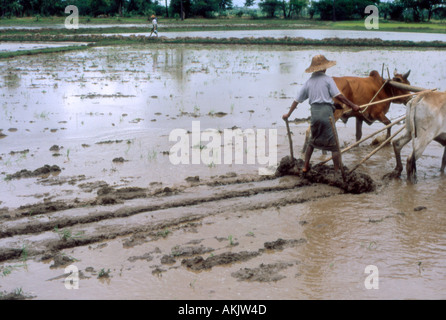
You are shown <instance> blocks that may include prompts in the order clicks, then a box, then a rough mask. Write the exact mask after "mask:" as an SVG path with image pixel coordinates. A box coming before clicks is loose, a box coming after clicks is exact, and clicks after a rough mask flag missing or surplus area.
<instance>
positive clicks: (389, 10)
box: [0, 0, 446, 24]
mask: <svg viewBox="0 0 446 320" xmlns="http://www.w3.org/2000/svg"><path fill="white" fill-rule="evenodd" d="M68 4H69V5H74V6H76V7H77V9H78V14H79V16H80V17H83V18H81V21H80V23H85V22H87V23H88V22H90V21H91V20H92V19H94V18H98V17H99V18H103V19H107V20H109V21H113V22H115V23H116V22H120V21H122V20H124V19H130V20H132V19H134V18H135V17H143V20H145V21H146V22H147V20H148V19H150V16H151V15H152V14H155V15H157V16H158V17H161V18H174V19H175V20H180V19H181V20H187V19H189V18H192V17H204V18H210V19H213V18H223V19H228V18H232V17H238V18H241V17H249V18H251V19H257V18H260V17H267V18H275V17H282V18H284V19H300V18H309V19H320V20H330V21H341V20H355V19H364V17H365V16H367V14H366V13H365V12H364V9H365V8H366V7H367V6H368V5H375V6H376V7H378V9H379V14H380V17H382V18H384V19H392V20H397V21H406V22H408V21H412V22H423V21H431V20H432V19H436V20H443V19H444V18H445V17H446V1H445V0H393V1H380V0H336V1H334V0H313V1H309V0H245V3H244V6H243V7H234V5H233V3H232V0H170V1H169V4H168V3H167V0H71V1H70V2H69V3H68V2H67V1H66V0H8V1H5V0H3V1H0V17H1V18H2V19H3V20H5V19H6V20H10V19H11V18H13V17H21V18H27V19H29V20H30V21H33V23H36V24H42V23H45V21H46V19H47V17H54V18H52V19H53V21H54V22H55V21H59V23H63V21H64V20H65V17H67V16H68V15H69V14H68V13H65V8H66V6H67V5H68ZM255 5H258V7H255ZM136 23H138V22H136Z"/></svg>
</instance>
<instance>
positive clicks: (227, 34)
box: [104, 26, 446, 42]
mask: <svg viewBox="0 0 446 320" xmlns="http://www.w3.org/2000/svg"><path fill="white" fill-rule="evenodd" d="M150 29H151V27H150V26H149V27H148V28H147V31H148V32H142V33H128V35H135V36H139V35H143V36H149V35H150ZM158 32H159V34H160V36H163V37H167V38H177V37H178V38H181V37H202V38H206V37H210V38H217V39H221V38H250V37H253V38H261V37H271V38H284V37H289V38H298V37H302V38H306V39H315V40H323V39H326V38H340V39H382V40H384V41H395V40H399V41H415V42H420V41H446V34H444V33H416V32H391V31H360V30H356V31H355V30H310V29H300V28H297V29H294V30H225V31H209V30H207V31H193V32H188V31H184V32H183V31H177V32H174V31H172V32H170V31H169V32H163V29H162V26H160V27H159V30H158ZM111 35H113V34H104V36H111ZM121 35H126V33H122V34H121Z"/></svg>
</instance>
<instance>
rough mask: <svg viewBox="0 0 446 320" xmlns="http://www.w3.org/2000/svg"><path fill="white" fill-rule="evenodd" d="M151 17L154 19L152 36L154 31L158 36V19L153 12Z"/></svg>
mask: <svg viewBox="0 0 446 320" xmlns="http://www.w3.org/2000/svg"><path fill="white" fill-rule="evenodd" d="M150 18H151V19H152V30H151V31H150V37H151V36H152V33H155V34H156V37H158V30H157V29H158V19H157V18H156V16H155V15H153V14H152V16H151V17H150Z"/></svg>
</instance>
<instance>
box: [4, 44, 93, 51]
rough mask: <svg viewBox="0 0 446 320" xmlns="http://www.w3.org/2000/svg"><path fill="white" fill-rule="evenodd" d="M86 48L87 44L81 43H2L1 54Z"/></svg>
mask: <svg viewBox="0 0 446 320" xmlns="http://www.w3.org/2000/svg"><path fill="white" fill-rule="evenodd" d="M74 45H79V46H85V45H87V43H80V42H47V43H45V42H38V43H37V42H29V43H27V42H0V52H8V51H21V50H36V49H43V48H58V47H68V46H74Z"/></svg>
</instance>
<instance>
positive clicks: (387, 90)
mask: <svg viewBox="0 0 446 320" xmlns="http://www.w3.org/2000/svg"><path fill="white" fill-rule="evenodd" d="M409 74H410V70H409V71H408V72H406V73H405V74H398V73H396V72H394V77H393V79H392V80H393V81H396V82H400V83H403V84H407V85H409V84H410V82H409V81H408V80H407V78H408V77H409ZM333 79H334V81H335V83H336V86H337V87H338V89H339V91H341V92H342V94H343V95H344V96H345V97H346V98H347V99H349V100H350V101H352V102H353V103H355V104H357V105H358V106H361V105H364V104H368V103H369V102H370V101H371V100H372V99H373V97H374V96H375V94H377V93H378V92H379V93H378V95H377V96H376V97H375V99H374V100H373V102H375V101H379V100H383V99H387V98H391V97H396V96H399V95H404V94H407V93H409V92H408V91H405V90H402V89H397V88H395V87H393V86H392V85H390V84H389V83H386V80H385V79H383V78H382V77H381V76H380V75H379V73H378V71H376V70H373V71H372V72H370V74H369V76H368V77H366V78H360V77H349V76H347V77H333ZM385 83H386V84H385ZM383 86H384V87H383ZM381 88H382V89H381ZM380 89H381V90H380ZM409 100H410V97H406V98H401V99H395V100H392V101H387V102H382V103H378V104H375V105H372V106H369V107H366V108H363V109H362V111H363V112H354V111H353V110H351V109H350V108H348V107H344V106H342V108H339V106H340V105H341V103H340V102H339V101H337V99H336V98H335V99H334V103H335V106H337V108H338V109H336V110H335V112H334V117H335V121H337V120H338V119H342V121H344V122H347V120H348V119H349V118H350V117H355V118H356V141H359V140H360V139H361V137H362V123H363V122H364V121H365V122H366V123H367V124H368V125H371V124H372V123H373V122H374V121H376V120H378V121H380V122H382V123H383V124H385V125H388V124H390V120H389V119H388V118H387V117H386V113H387V112H388V111H389V108H390V104H391V102H393V103H403V104H406V103H407V102H408V101H409ZM344 110H349V112H347V113H344ZM390 134H391V128H389V129H387V138H388V137H390ZM309 136H310V129H308V130H307V133H306V139H305V145H304V151H305V149H306V146H307V143H308V141H309Z"/></svg>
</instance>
